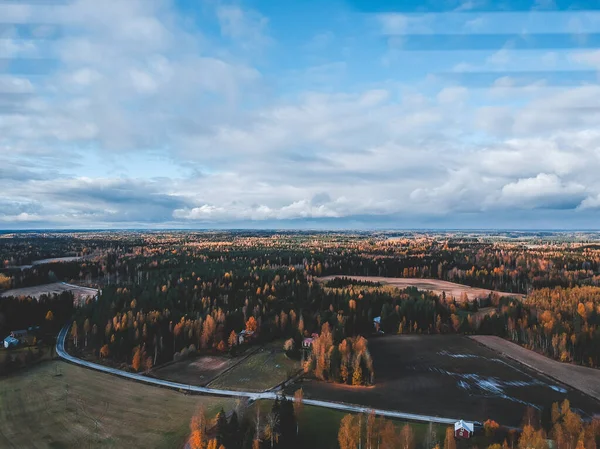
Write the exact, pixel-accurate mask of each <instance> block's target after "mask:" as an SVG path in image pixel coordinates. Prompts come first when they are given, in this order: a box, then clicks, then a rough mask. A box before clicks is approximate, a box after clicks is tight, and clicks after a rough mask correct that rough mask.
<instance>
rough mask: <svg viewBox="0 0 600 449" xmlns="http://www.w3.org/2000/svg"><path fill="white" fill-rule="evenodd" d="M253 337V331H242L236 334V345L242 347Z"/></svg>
mask: <svg viewBox="0 0 600 449" xmlns="http://www.w3.org/2000/svg"><path fill="white" fill-rule="evenodd" d="M253 336H254V332H253V331H247V330H246V329H244V330H243V331H241V332H240V333H239V334H238V344H240V345H243V344H244V343H247V342H248V341H250V340H252V338H253Z"/></svg>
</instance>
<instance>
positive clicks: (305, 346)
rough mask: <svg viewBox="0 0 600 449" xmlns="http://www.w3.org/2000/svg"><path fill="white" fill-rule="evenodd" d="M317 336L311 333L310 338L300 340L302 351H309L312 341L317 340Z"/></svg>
mask: <svg viewBox="0 0 600 449" xmlns="http://www.w3.org/2000/svg"><path fill="white" fill-rule="evenodd" d="M318 337H319V334H315V333H313V334H312V335H311V336H310V337H306V338H304V339H303V340H302V349H307V350H308V349H311V348H312V345H313V341H315V338H318Z"/></svg>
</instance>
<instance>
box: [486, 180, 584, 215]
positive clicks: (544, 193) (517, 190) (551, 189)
mask: <svg viewBox="0 0 600 449" xmlns="http://www.w3.org/2000/svg"><path fill="white" fill-rule="evenodd" d="M585 190H586V189H585V187H584V186H583V185H581V184H578V183H575V182H568V183H565V182H563V180H562V179H560V178H559V177H558V176H557V175H555V174H547V173H540V174H538V175H537V176H536V177H535V178H524V179H519V180H518V181H516V182H511V183H509V184H506V185H505V186H503V187H502V190H501V192H500V196H499V198H494V201H495V202H496V201H497V202H499V203H500V204H503V205H508V206H516V207H527V208H536V207H550V208H551V207H558V208H560V207H569V208H571V209H573V208H575V207H576V206H577V205H578V204H579V203H580V202H581V201H582V199H583V198H584V197H585Z"/></svg>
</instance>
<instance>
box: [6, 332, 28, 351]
mask: <svg viewBox="0 0 600 449" xmlns="http://www.w3.org/2000/svg"><path fill="white" fill-rule="evenodd" d="M27 336H28V334H27V331H26V330H24V329H23V330H18V331H12V332H11V333H10V335H9V336H8V337H6V338H5V339H4V347H5V348H6V349H8V348H10V347H15V346H18V345H19V344H21V343H27Z"/></svg>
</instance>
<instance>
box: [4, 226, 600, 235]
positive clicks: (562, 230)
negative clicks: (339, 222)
mask: <svg viewBox="0 0 600 449" xmlns="http://www.w3.org/2000/svg"><path fill="white" fill-rule="evenodd" d="M136 231H139V232H171V231H177V232H342V233H344V232H359V233H389V232H474V233H477V232H481V233H493V232H498V233H505V232H515V233H567V232H589V233H600V229H576V228H574V229H567V228H557V229H550V228H548V229H526V228H381V229H379V228H371V229H369V228H355V229H352V228H346V229H344V228H339V229H334V228H330V229H328V228H226V227H223V228H152V227H148V228H31V229H0V234H9V233H23V234H25V233H39V232H47V233H52V232H56V233H69V232H136Z"/></svg>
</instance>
